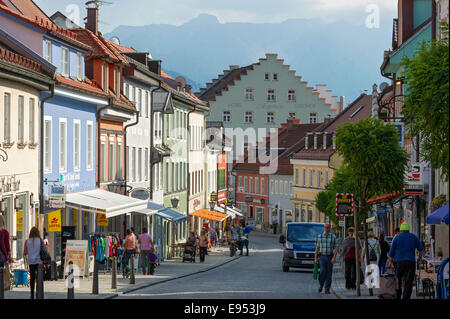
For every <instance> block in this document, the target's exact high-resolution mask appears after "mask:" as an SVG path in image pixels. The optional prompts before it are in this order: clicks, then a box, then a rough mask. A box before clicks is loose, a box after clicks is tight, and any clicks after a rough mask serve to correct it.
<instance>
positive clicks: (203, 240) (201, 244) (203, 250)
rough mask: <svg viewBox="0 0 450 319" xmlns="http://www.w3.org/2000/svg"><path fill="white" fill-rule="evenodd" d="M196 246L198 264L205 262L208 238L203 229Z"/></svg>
mask: <svg viewBox="0 0 450 319" xmlns="http://www.w3.org/2000/svg"><path fill="white" fill-rule="evenodd" d="M198 246H199V248H200V262H201V263H202V262H204V261H205V255H206V250H207V249H208V237H207V235H206V230H205V229H202V232H201V234H200V238H199V243H198Z"/></svg>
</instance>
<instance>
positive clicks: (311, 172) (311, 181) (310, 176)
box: [309, 169, 313, 187]
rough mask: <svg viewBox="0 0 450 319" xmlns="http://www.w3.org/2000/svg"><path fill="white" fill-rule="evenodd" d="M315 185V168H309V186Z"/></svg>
mask: <svg viewBox="0 0 450 319" xmlns="http://www.w3.org/2000/svg"><path fill="white" fill-rule="evenodd" d="M312 186H313V170H312V169H310V170H309V187H312Z"/></svg>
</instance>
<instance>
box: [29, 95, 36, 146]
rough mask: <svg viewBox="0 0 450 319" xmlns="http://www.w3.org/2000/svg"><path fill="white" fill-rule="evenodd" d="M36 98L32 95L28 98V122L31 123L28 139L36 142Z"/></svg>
mask: <svg viewBox="0 0 450 319" xmlns="http://www.w3.org/2000/svg"><path fill="white" fill-rule="evenodd" d="M34 102H35V99H34V98H32V97H30V98H29V100H28V123H29V131H28V140H29V142H30V143H32V144H34V140H35V134H34V133H35V132H34V130H35V123H34V121H35V119H36V112H35V103H34Z"/></svg>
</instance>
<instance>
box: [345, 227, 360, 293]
mask: <svg viewBox="0 0 450 319" xmlns="http://www.w3.org/2000/svg"><path fill="white" fill-rule="evenodd" d="M347 232H348V237H347V238H346V239H345V240H344V241H343V242H342V261H343V262H344V263H345V288H346V289H356V264H355V261H356V260H355V258H356V251H355V236H354V235H355V229H354V228H353V227H350V228H349V229H348V231H347ZM358 242H359V238H358ZM359 247H361V243H360V242H359ZM359 252H360V253H359V255H360V256H361V248H360V249H359Z"/></svg>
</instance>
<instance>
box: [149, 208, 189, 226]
mask: <svg viewBox="0 0 450 319" xmlns="http://www.w3.org/2000/svg"><path fill="white" fill-rule="evenodd" d="M155 214H156V215H157V216H159V217H162V218H164V219H168V220H170V221H172V222H173V223H175V224H176V223H181V222H183V221H185V220H186V219H187V216H186V215H184V214H181V213H179V212H177V211H175V210H173V209H170V208H165V209H164V210H160V211H157V212H156V213H155Z"/></svg>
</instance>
